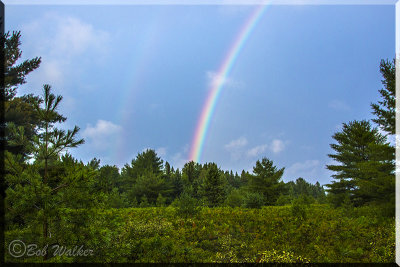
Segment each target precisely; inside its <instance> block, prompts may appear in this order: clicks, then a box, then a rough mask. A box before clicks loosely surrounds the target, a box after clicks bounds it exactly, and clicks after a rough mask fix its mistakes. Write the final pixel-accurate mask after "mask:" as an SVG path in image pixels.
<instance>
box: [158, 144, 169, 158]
mask: <svg viewBox="0 0 400 267" xmlns="http://www.w3.org/2000/svg"><path fill="white" fill-rule="evenodd" d="M156 153H157V155H158V156H159V157H161V158H162V157H165V155H167V148H166V147H159V148H157V149H156Z"/></svg>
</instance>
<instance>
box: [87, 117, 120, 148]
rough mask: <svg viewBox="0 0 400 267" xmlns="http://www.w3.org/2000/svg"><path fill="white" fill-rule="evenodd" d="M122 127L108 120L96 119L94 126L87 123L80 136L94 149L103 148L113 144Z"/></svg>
mask: <svg viewBox="0 0 400 267" xmlns="http://www.w3.org/2000/svg"><path fill="white" fill-rule="evenodd" d="M121 130H122V127H121V126H119V125H116V124H114V123H112V122H110V121H105V120H98V121H97V123H96V125H95V126H92V125H91V124H88V125H87V126H86V128H85V130H84V131H83V132H82V136H83V137H84V138H85V139H87V141H89V142H88V143H89V145H92V146H93V147H94V149H96V150H104V149H107V148H110V147H112V146H113V145H115V142H116V140H117V138H118V135H119V133H120V132H121Z"/></svg>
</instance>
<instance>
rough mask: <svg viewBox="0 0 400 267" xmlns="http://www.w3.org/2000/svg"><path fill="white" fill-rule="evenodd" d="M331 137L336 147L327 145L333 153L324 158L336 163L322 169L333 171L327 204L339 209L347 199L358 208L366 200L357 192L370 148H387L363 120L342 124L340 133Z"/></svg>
mask: <svg viewBox="0 0 400 267" xmlns="http://www.w3.org/2000/svg"><path fill="white" fill-rule="evenodd" d="M333 138H334V139H335V140H336V141H337V144H331V145H330V146H331V148H332V149H333V150H334V151H335V152H336V153H335V154H329V155H328V156H329V157H330V158H332V159H334V160H335V161H337V162H338V163H339V164H337V165H327V166H326V168H327V169H328V170H330V171H334V172H335V174H333V175H332V177H333V178H334V179H335V181H333V182H332V183H331V184H329V185H327V187H328V188H329V189H328V190H327V191H328V192H329V193H330V194H331V196H330V199H331V202H333V204H334V205H335V206H339V205H341V204H342V202H343V200H344V199H345V198H346V197H349V198H350V199H351V201H352V202H353V204H355V205H360V204H362V203H363V202H365V201H366V199H365V196H364V197H361V196H360V194H359V191H358V190H359V185H360V183H362V182H361V181H365V170H363V169H364V167H365V166H364V165H363V164H366V163H368V162H370V161H371V160H372V157H373V154H372V153H371V147H372V146H375V145H378V146H380V148H382V146H386V145H387V144H386V137H385V136H382V135H381V134H380V133H379V132H378V129H377V128H372V126H371V124H370V122H368V121H365V120H363V121H351V122H350V123H348V124H346V123H343V127H342V131H341V132H337V133H335V134H334V135H333ZM385 144H386V145H385ZM360 197H361V198H362V199H360Z"/></svg>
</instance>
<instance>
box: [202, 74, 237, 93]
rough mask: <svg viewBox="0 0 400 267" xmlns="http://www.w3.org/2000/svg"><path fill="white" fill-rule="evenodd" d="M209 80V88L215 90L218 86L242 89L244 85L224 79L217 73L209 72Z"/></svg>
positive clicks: (207, 76) (230, 79)
mask: <svg viewBox="0 0 400 267" xmlns="http://www.w3.org/2000/svg"><path fill="white" fill-rule="evenodd" d="M206 78H207V88H208V89H209V88H213V87H216V86H222V85H223V86H225V87H240V86H242V83H240V82H238V81H235V80H233V79H232V78H229V77H224V76H222V75H220V74H218V73H216V72H213V71H207V72H206Z"/></svg>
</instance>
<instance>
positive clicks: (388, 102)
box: [371, 59, 396, 134]
mask: <svg viewBox="0 0 400 267" xmlns="http://www.w3.org/2000/svg"><path fill="white" fill-rule="evenodd" d="M380 72H381V74H382V76H383V80H382V84H383V86H384V88H383V89H381V90H379V93H380V94H381V97H382V101H378V104H371V107H372V110H373V111H372V114H374V115H376V117H377V118H376V119H373V120H372V121H373V122H375V123H377V124H378V125H379V126H380V127H381V128H382V130H384V131H386V132H388V133H390V134H395V132H396V110H395V108H396V60H395V59H393V61H389V60H382V61H381V65H380Z"/></svg>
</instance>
